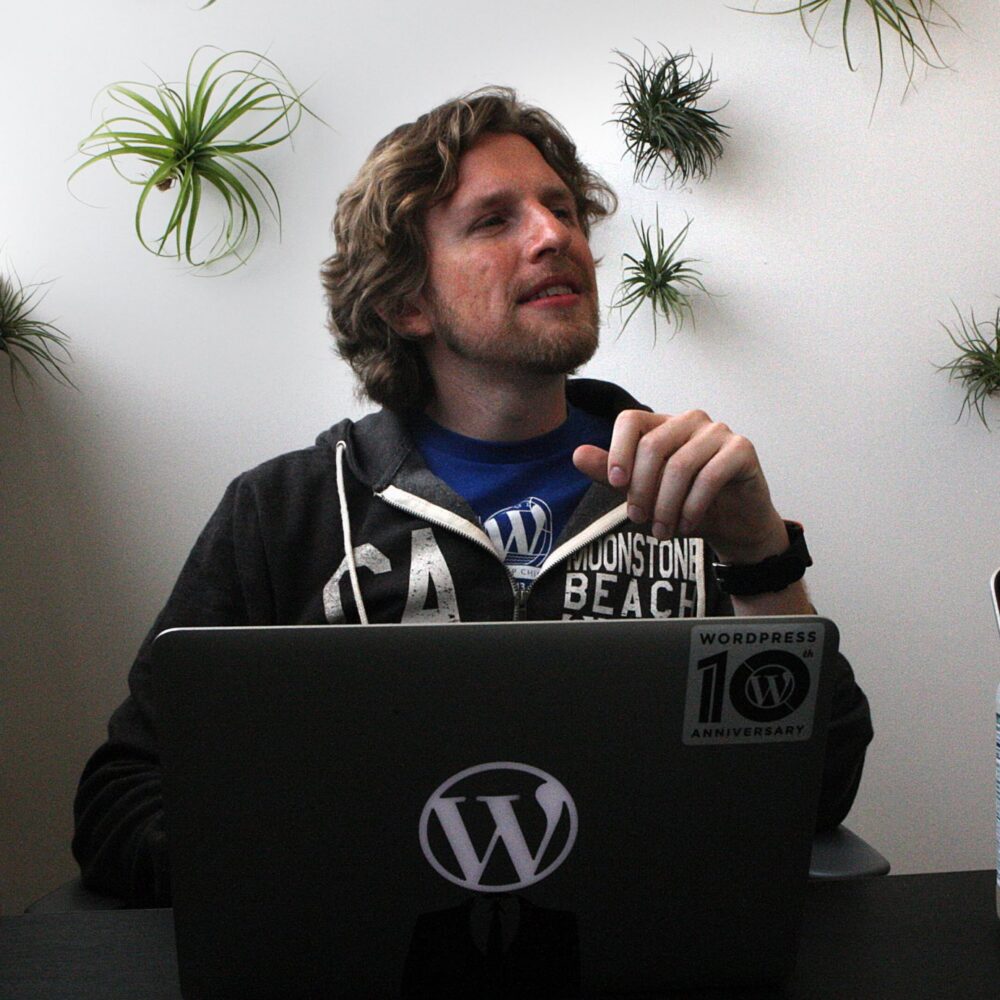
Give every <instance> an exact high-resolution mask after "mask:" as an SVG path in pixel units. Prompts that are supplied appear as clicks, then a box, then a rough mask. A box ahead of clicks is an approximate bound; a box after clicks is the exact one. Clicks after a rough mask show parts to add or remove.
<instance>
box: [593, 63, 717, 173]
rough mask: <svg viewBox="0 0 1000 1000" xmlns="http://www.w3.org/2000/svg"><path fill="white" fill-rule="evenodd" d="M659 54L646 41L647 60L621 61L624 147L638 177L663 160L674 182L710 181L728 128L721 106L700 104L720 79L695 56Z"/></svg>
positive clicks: (619, 107) (618, 113)
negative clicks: (722, 121) (721, 116)
mask: <svg viewBox="0 0 1000 1000" xmlns="http://www.w3.org/2000/svg"><path fill="white" fill-rule="evenodd" d="M661 48H663V55H662V56H654V55H653V53H651V52H650V51H649V49H648V48H647V47H646V46H645V45H644V46H643V55H642V61H641V62H640V61H639V60H637V59H635V58H633V57H632V56H629V55H626V54H625V53H624V52H620V51H618V50H617V49H616V50H615V54H616V55H618V56H621V58H622V60H623V61H622V62H621V63H618V64H617V65H618V66H620V67H621V69H623V70H624V71H625V76H624V77H623V79H622V81H621V84H620V85H619V90H620V91H621V95H622V98H623V100H622V101H621V102H619V103H618V104H616V105H615V108H614V110H615V117H614V118H613V119H612V120H613V121H616V122H618V124H619V125H620V126H621V129H622V133H623V135H624V137H625V148H626V149H627V150H628V152H629V153H630V154H631V156H632V157H633V159H634V160H635V180H636V181H639V180H642V179H645V178H647V177H649V175H650V174H651V173H652V171H653V169H654V168H655V166H656V164H657V163H658V162H659V163H662V164H663V167H664V170H665V172H666V176H667V177H668V178H669V180H670V181H671V182H673V181H674V180H676V179H680V181H681V182H682V183H683V182H686V181H687V180H688V179H689V178H691V177H696V178H701V179H705V178H707V177H708V176H709V174H711V172H712V168H713V166H714V164H715V161H716V160H717V159H718V158H719V157H720V156H721V155H722V139H723V136H724V135H725V134H726V132H727V131H728V130H727V128H726V127H725V126H724V125H720V124H719V123H718V122H717V121H716V120H715V118H714V115H715V114H716V112H718V111H720V110H721V107H719V108H713V109H711V110H710V111H706V110H705V109H703V108H699V107H698V106H697V104H698V102H699V101H700V100H701V99H702V98H703V97H704V96H705V95H706V94H707V93H708V90H709V88H710V87H711V85H712V84H713V83H714V82H715V78H714V77H713V76H712V67H711V65H709V67H708V69H707V70H704V71H703V70H702V67H701V66H700V65H699V66H698V67H697V72H695V70H694V54H693V53H691V52H688V53H686V54H682V55H674V54H673V53H672V52H670V51H669V50H668V49H666V48H665V47H663V46H661Z"/></svg>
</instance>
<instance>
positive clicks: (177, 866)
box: [154, 617, 838, 1000]
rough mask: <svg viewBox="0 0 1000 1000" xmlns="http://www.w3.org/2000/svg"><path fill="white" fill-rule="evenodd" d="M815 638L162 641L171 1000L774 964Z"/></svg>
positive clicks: (753, 624) (617, 624)
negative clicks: (176, 984) (178, 992)
mask: <svg viewBox="0 0 1000 1000" xmlns="http://www.w3.org/2000/svg"><path fill="white" fill-rule="evenodd" d="M837 641H838V633H837V629H836V627H835V625H834V624H833V623H832V622H830V621H829V620H826V619H823V618H819V617H795V618H759V619H752V618H747V619H734V618H725V619H723V618H719V619H664V620H644V621H628V620H625V621H594V622H518V623H512V622H506V623H486V624H453V625H445V626H440V625H369V626H349V625H340V626H309V627H268V628H210V629H173V630H169V631H167V632H164V633H163V634H161V635H160V636H159V637H158V638H157V640H156V643H155V646H154V663H155V669H154V681H155V689H154V692H155V698H156V706H157V718H156V725H157V732H158V736H159V740H160V743H161V747H162V763H163V782H164V799H165V807H166V821H167V830H168V837H169V843H170V851H171V866H172V884H173V897H174V920H175V926H176V934H177V953H178V965H179V972H180V979H181V984H182V991H183V993H184V996H185V997H188V998H200V997H213V998H215V997H239V998H241V1000H246V998H254V997H275V996H280V997H324V998H325V997H345V998H348V997H349V998H360V997H365V998H369V997H378V998H382V997H385V998H403V1000H411V998H418V997H419V998H434V1000H443V998H462V1000H473V998H477V997H537V998H543V997H544V998H545V1000H556V998H561V997H581V996H582V997H599V996H618V995H628V994H651V993H658V992H661V991H664V990H667V989H682V988H704V987H730V986H740V987H747V986H757V985H769V984H774V983H778V982H780V981H782V980H783V979H785V978H786V977H787V976H788V975H789V974H790V972H791V970H792V967H793V965H794V960H795V953H796V946H797V933H798V927H799V922H800V917H801V910H802V905H803V899H804V893H805V888H806V883H807V875H808V866H809V856H810V845H811V841H812V835H813V827H814V822H815V813H816V806H817V801H818V795H819V787H820V780H821V773H822V768H823V755H824V746H825V739H826V729H827V722H828V716H829V712H830V703H831V699H832V688H833V684H834V669H833V667H834V656H835V653H836V648H837Z"/></svg>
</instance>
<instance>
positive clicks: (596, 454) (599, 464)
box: [573, 444, 608, 484]
mask: <svg viewBox="0 0 1000 1000" xmlns="http://www.w3.org/2000/svg"><path fill="white" fill-rule="evenodd" d="M573 464H574V465H575V466H576V467H577V469H579V470H580V472H582V473H583V474H584V475H585V476H588V477H589V478H591V479H593V480H594V482H595V483H604V484H607V482H608V453H607V452H606V451H605V450H604V449H603V448H598V447H597V446H596V445H593V444H582V445H580V447H579V448H577V449H576V451H574V452H573Z"/></svg>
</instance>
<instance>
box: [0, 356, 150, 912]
mask: <svg viewBox="0 0 1000 1000" xmlns="http://www.w3.org/2000/svg"><path fill="white" fill-rule="evenodd" d="M0 379H2V381H3V383H4V384H2V385H0V509H2V510H3V512H4V513H3V519H2V530H0V567H2V573H0V663H2V664H3V669H2V680H0V684H2V698H0V702H2V704H3V706H4V713H3V726H2V727H0V759H2V760H3V761H4V768H3V775H2V781H3V787H2V789H0V791H2V796H3V803H4V808H3V810H2V811H0V904H2V906H3V912H4V913H7V914H10V913H17V912H20V910H21V909H22V908H23V906H24V905H25V904H26V903H28V902H30V900H31V899H32V898H35V897H37V896H38V895H39V894H40V893H41V892H44V891H45V890H46V889H48V888H50V887H52V886H54V885H56V884H57V883H59V882H60V881H63V880H64V879H65V878H66V877H68V876H69V875H71V874H73V872H74V870H75V865H74V863H73V861H72V858H71V855H70V851H69V841H70V837H71V835H72V798H73V794H74V791H75V788H76V782H77V779H78V777H79V774H80V770H81V769H82V767H83V764H84V762H85V760H86V757H87V756H88V755H89V753H90V752H91V751H92V750H93V749H94V747H96V745H97V742H98V741H99V740H100V739H101V737H102V735H103V725H104V720H106V718H107V715H108V713H109V711H110V709H111V708H112V707H113V706H114V705H115V704H117V702H118V701H120V700H121V698H122V697H124V694H125V685H124V679H125V671H126V670H127V666H128V663H129V662H130V658H131V656H132V654H133V653H134V650H135V647H136V645H137V643H138V641H139V637H140V636H141V634H142V632H143V631H144V630H145V628H147V627H148V622H149V620H150V615H149V610H148V609H149V603H150V601H151V600H155V599H156V595H150V594H148V593H146V592H145V591H147V590H148V580H144V579H143V574H142V573H141V572H140V569H137V567H136V562H135V560H134V559H133V558H131V555H132V553H133V551H135V550H134V548H133V546H132V545H130V537H129V534H130V533H129V526H128V523H127V522H128V518H127V516H126V515H127V512H126V511H123V510H122V502H121V500H119V499H118V497H119V496H121V493H120V490H119V485H120V482H121V478H122V475H123V473H122V472H121V471H120V470H112V469H109V465H110V463H111V462H112V461H113V457H112V456H113V451H112V450H111V449H108V448H103V447H102V440H101V430H102V426H101V423H102V422H101V419H100V418H99V417H96V416H95V415H94V407H93V405H92V403H93V399H91V400H89V402H87V403H85V402H84V399H85V397H84V395H83V394H82V393H81V394H78V393H76V392H74V391H73V390H70V389H66V388H65V387H62V386H59V385H56V384H54V383H50V382H48V381H46V380H44V379H40V380H39V382H38V384H37V385H36V386H32V385H30V384H28V383H26V382H25V381H23V380H21V381H20V382H19V384H18V395H19V397H20V406H19V405H18V403H17V402H16V401H15V399H14V396H13V394H12V392H11V390H10V386H9V383H7V371H6V370H4V371H3V372H2V373H0ZM125 474H126V475H127V473H125ZM147 558H149V559H151V558H152V557H151V556H148V557H147Z"/></svg>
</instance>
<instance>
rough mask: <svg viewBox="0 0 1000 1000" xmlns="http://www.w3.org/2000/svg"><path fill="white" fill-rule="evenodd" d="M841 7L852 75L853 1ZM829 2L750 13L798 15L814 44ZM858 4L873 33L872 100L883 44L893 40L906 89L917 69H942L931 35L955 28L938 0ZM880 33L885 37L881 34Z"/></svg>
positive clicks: (814, 0)
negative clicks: (874, 70) (850, 27)
mask: <svg viewBox="0 0 1000 1000" xmlns="http://www.w3.org/2000/svg"><path fill="white" fill-rule="evenodd" d="M837 2H838V3H840V4H842V6H843V10H842V11H841V15H840V34H841V41H842V44H843V47H844V56H845V58H846V59H847V65H848V67H849V68H850V69H851V70H852V71H854V70H855V69H856V68H857V67H856V65H855V62H854V58H853V56H852V55H851V42H850V34H849V30H848V21H849V18H850V15H851V8H852V6H853V0H837ZM832 4H833V0H792V2H791V3H790V4H789V5H788V6H786V7H784V8H782V9H781V10H759V9H758V4H757V3H754V6H753V12H754V13H757V14H798V16H799V19H800V20H801V22H802V27H803V28H804V29H805V32H806V34H807V35H808V36H809V38H810V40H811V41H813V42H816V36H817V33H818V32H819V28H820V25H821V24H822V22H823V19H824V18H825V16H826V15H827V13H829V10H830V7H831V6H832ZM858 4H859V5H861V4H863V5H866V6H867V7H868V10H869V12H870V13H871V17H872V24H873V27H874V29H875V42H876V48H877V50H878V67H879V69H878V89H877V90H876V95H875V96H876V100H877V99H878V94H879V93H880V92H881V90H882V82H883V79H884V77H885V40H886V36H888V37H889V38H890V39H891V38H892V37H893V36H895V38H896V42H897V43H898V45H899V52H900V56H901V58H902V61H903V67H904V68H905V70H906V89H907V90H909V88H910V87H911V86H912V84H913V74H914V72H915V71H916V68H917V65H918V64H920V63H923V64H924V65H926V66H930V67H936V68H938V69H940V68H943V67H944V60H943V59H942V58H941V53H940V52H939V51H938V47H937V42H936V41H935V40H934V35H933V31H934V30H935V29H937V28H940V27H944V26H947V25H951V26H952V27H956V28H957V27H959V24H958V21H957V20H956V19H955V18H954V17H953V16H952V15H951V14H949V13H948V11H947V10H946V9H945V6H944V4H943V3H941V2H940V0H858ZM883 32H884V33H885V34H883Z"/></svg>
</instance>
